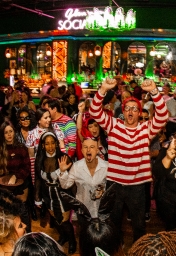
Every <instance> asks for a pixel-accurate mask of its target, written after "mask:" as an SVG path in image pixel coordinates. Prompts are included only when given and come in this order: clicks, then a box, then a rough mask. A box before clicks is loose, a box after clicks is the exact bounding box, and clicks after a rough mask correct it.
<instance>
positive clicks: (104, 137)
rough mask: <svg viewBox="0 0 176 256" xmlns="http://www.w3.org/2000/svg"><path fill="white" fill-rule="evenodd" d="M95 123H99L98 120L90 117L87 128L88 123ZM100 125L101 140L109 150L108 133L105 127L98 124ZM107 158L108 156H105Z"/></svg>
mask: <svg viewBox="0 0 176 256" xmlns="http://www.w3.org/2000/svg"><path fill="white" fill-rule="evenodd" d="M93 123H97V122H96V121H95V120H94V119H93V118H90V119H89V120H88V122H87V129H88V125H89V124H93ZM97 124H98V123H97ZM98 126H99V129H100V133H99V138H100V142H101V144H102V146H103V147H104V148H105V150H106V151H107V150H108V141H107V135H106V133H105V131H104V130H103V128H102V127H101V126H100V125H99V124H98ZM105 160H107V159H106V157H105Z"/></svg>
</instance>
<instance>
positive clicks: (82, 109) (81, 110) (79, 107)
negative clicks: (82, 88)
mask: <svg viewBox="0 0 176 256" xmlns="http://www.w3.org/2000/svg"><path fill="white" fill-rule="evenodd" d="M85 106H86V104H85V102H81V103H79V104H78V110H79V112H81V113H83V112H84V111H85Z"/></svg>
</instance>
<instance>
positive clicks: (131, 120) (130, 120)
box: [123, 101, 140, 128]
mask: <svg viewBox="0 0 176 256" xmlns="http://www.w3.org/2000/svg"><path fill="white" fill-rule="evenodd" d="M125 109H126V110H125ZM128 109H129V110H128ZM135 110H136V111H135ZM123 115H124V118H125V125H126V126H127V127H130V128H135V127H136V126H137V125H138V120H139V116H140V112H139V108H138V104H137V103H136V102H135V101H128V102H127V103H126V104H125V108H124V111H123Z"/></svg>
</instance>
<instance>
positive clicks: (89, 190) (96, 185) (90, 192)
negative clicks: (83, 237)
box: [59, 138, 108, 218]
mask: <svg viewBox="0 0 176 256" xmlns="http://www.w3.org/2000/svg"><path fill="white" fill-rule="evenodd" d="M82 153H83V156H84V158H83V159H81V160H79V161H77V162H75V163H74V164H73V166H72V167H71V169H70V171H69V172H68V171H67V169H68V168H69V167H70V164H67V163H66V162H67V157H66V156H63V157H62V158H61V161H60V162H59V168H60V175H59V180H60V184H61V186H62V188H64V189H67V188H69V187H71V186H72V185H73V184H74V183H75V184H76V187H77V192H76V198H77V199H78V200H79V201H81V202H82V203H83V204H84V205H85V206H86V207H87V208H88V209H89V211H90V214H91V216H92V218H97V217H98V216H97V215H98V208H99V204H100V198H101V196H102V195H103V193H104V191H105V187H106V175H107V167H108V162H106V161H104V160H102V159H101V158H100V157H98V156H97V153H98V142H97V140H95V139H94V138H86V139H85V140H84V141H83V143H82Z"/></svg>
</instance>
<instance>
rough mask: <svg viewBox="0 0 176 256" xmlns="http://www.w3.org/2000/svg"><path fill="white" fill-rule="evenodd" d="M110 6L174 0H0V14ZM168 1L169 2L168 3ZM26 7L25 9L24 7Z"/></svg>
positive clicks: (174, 2) (174, 1) (172, 2)
mask: <svg viewBox="0 0 176 256" xmlns="http://www.w3.org/2000/svg"><path fill="white" fill-rule="evenodd" d="M110 1H111V2H112V6H122V7H132V8H135V7H144V8H145V7H151V8H152V7H160V8H162V7H163V8H167V7H176V0H169V1H168V0H101V1H99V2H98V1H97V2H95V0H0V15H1V17H2V15H8V14H10V15H16V14H19V13H21V12H23V13H24V12H29V11H31V12H36V14H37V13H38V14H42V12H43V13H46V14H47V13H50V14H51V13H53V15H54V12H56V11H58V10H61V9H67V8H71V7H72V8H81V7H93V6H97V7H98V6H108V5H109V2H110ZM168 2H169V3H168ZM25 8H27V9H28V10H27V9H25Z"/></svg>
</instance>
